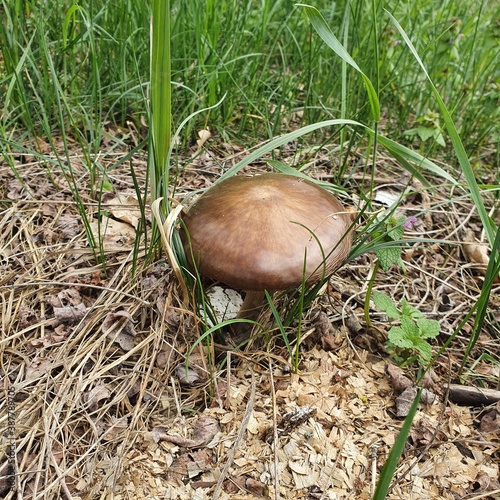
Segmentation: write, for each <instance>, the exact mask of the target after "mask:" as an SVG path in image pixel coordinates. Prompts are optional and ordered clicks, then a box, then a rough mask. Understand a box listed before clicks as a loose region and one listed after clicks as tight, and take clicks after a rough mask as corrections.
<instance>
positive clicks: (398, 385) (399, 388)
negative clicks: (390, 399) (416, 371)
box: [386, 363, 413, 394]
mask: <svg viewBox="0 0 500 500" xmlns="http://www.w3.org/2000/svg"><path fill="white" fill-rule="evenodd" d="M386 371H387V374H388V375H389V377H391V385H392V387H393V388H394V390H395V391H396V393H397V394H401V393H402V392H403V391H404V390H405V389H408V387H411V386H412V385H413V382H412V381H411V380H410V379H409V378H408V377H407V376H406V374H405V371H404V370H403V369H402V368H399V366H396V365H393V364H392V363H388V365H387V368H386Z"/></svg>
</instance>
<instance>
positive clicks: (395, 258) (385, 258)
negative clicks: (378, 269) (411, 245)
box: [375, 246, 404, 271]
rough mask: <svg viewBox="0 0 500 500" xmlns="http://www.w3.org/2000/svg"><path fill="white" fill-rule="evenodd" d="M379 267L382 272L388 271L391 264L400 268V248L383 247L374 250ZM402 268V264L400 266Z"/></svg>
mask: <svg viewBox="0 0 500 500" xmlns="http://www.w3.org/2000/svg"><path fill="white" fill-rule="evenodd" d="M375 254H376V255H377V258H378V260H379V261H380V265H381V266H382V269H383V270H384V271H388V270H389V268H390V267H391V266H392V265H393V264H397V265H398V266H401V264H402V260H401V247H399V246H397V247H384V248H379V249H378V250H375ZM402 267H403V268H404V264H403V266H402Z"/></svg>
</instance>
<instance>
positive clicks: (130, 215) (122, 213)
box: [104, 195, 141, 229]
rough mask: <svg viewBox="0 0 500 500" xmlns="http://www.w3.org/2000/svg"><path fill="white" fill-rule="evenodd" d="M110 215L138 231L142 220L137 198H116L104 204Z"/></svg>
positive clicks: (129, 196)
mask: <svg viewBox="0 0 500 500" xmlns="http://www.w3.org/2000/svg"><path fill="white" fill-rule="evenodd" d="M104 206H105V207H106V209H107V210H108V211H109V213H110V214H111V215H112V216H113V217H114V218H115V219H118V220H120V221H122V222H126V223H127V224H130V225H131V226H132V227H133V228H135V229H137V226H138V225H139V220H140V218H141V210H140V207H139V203H138V201H137V198H136V197H135V196H131V195H128V196H121V197H118V196H116V197H115V198H113V199H112V200H110V201H106V203H105V204H104Z"/></svg>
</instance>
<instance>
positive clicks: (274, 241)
mask: <svg viewBox="0 0 500 500" xmlns="http://www.w3.org/2000/svg"><path fill="white" fill-rule="evenodd" d="M182 220H183V229H182V231H181V239H182V242H183V246H184V250H185V253H186V256H187V258H188V261H189V263H190V264H191V265H195V266H196V267H197V269H198V271H199V273H200V274H201V275H202V276H206V277H208V278H211V279H213V280H216V281H220V282H223V283H226V284H227V285H229V286H231V287H234V288H236V289H242V290H244V291H245V292H246V295H245V299H244V302H243V305H242V307H241V309H240V311H239V313H238V315H237V317H238V318H244V319H252V320H255V319H257V317H258V316H259V314H260V311H261V309H262V307H263V306H264V304H265V293H264V292H265V290H267V291H268V292H272V291H278V290H288V289H290V288H293V287H297V286H299V285H300V284H302V283H303V282H304V281H305V283H306V284H312V283H315V282H317V281H318V280H320V279H321V278H322V277H325V276H329V275H330V274H332V273H333V271H335V270H336V269H337V268H338V267H339V266H340V265H341V264H342V263H343V261H344V260H345V259H346V258H347V256H348V255H349V251H350V248H351V241H352V234H351V226H352V220H353V217H352V212H349V211H346V210H345V209H344V207H343V205H342V204H341V203H340V201H338V200H337V199H336V198H335V197H334V196H333V195H331V194H330V193H329V192H328V191H326V190H325V189H323V188H321V187H319V186H318V185H317V184H314V183H313V182H310V181H308V180H305V179H303V178H301V177H297V176H294V175H285V174H276V173H269V174H262V175H256V176H253V177H245V176H234V177H230V178H228V179H225V180H223V181H220V182H219V183H217V184H215V185H214V186H212V187H211V188H210V189H208V190H207V191H206V192H205V193H204V194H203V195H202V196H200V198H198V200H197V201H195V202H194V203H193V204H192V205H191V206H190V207H189V209H188V210H187V212H186V213H185V214H184V215H183V217H182ZM245 327H246V330H247V333H248V325H244V326H243V325H242V324H241V323H240V324H239V328H238V327H237V328H236V329H233V332H234V331H235V330H236V332H237V333H238V334H241V333H242V332H243V331H244V330H245Z"/></svg>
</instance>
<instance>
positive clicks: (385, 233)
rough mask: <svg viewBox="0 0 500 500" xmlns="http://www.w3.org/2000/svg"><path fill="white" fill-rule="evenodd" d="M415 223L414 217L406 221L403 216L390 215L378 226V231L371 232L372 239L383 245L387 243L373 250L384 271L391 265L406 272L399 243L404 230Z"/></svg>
mask: <svg viewBox="0 0 500 500" xmlns="http://www.w3.org/2000/svg"><path fill="white" fill-rule="evenodd" d="M415 221H416V218H414V217H412V218H410V219H407V218H406V217H404V216H403V217H396V216H394V215H391V216H390V217H388V218H387V220H385V221H384V222H383V223H382V224H381V225H380V229H379V230H376V231H375V232H373V234H372V238H373V239H376V240H377V241H378V242H380V243H383V244H384V243H387V245H386V246H382V247H379V248H377V249H375V255H376V256H377V259H378V261H379V262H380V266H381V267H382V269H383V270H384V271H388V270H389V268H390V267H391V266H392V265H393V264H396V265H397V266H398V267H400V268H401V269H402V270H403V271H406V267H405V264H404V262H403V259H402V258H401V253H402V251H403V249H402V246H401V243H400V242H401V241H402V240H403V237H404V231H405V228H407V227H411V224H413V222H415Z"/></svg>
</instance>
